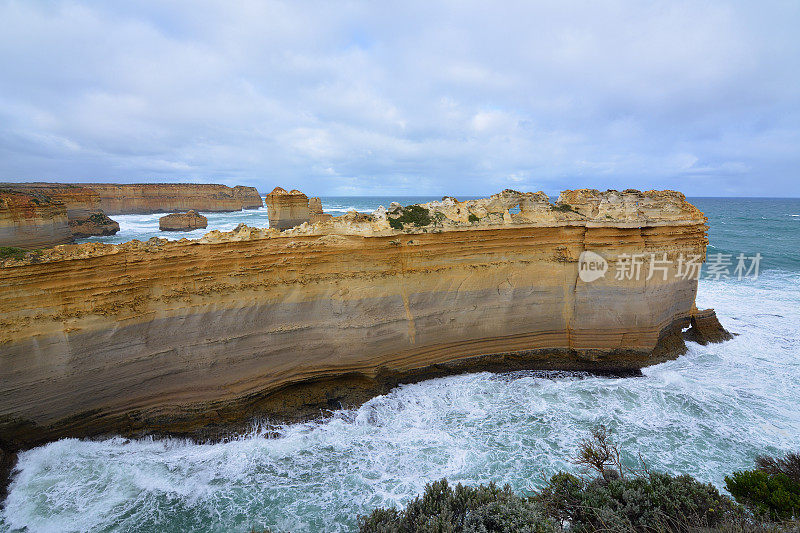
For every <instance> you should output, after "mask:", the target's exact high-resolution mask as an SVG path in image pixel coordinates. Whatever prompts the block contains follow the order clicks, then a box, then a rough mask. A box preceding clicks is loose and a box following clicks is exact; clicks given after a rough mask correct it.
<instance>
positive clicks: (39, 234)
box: [0, 188, 72, 250]
mask: <svg viewBox="0 0 800 533" xmlns="http://www.w3.org/2000/svg"><path fill="white" fill-rule="evenodd" d="M68 242H72V232H71V231H70V228H69V224H68V219H67V209H66V207H65V206H64V204H63V203H61V202H58V201H55V200H52V199H51V198H49V197H47V196H44V195H42V194H37V193H23V192H20V191H15V190H10V189H5V188H0V247H11V248H25V249H30V250H33V249H37V248H47V247H49V246H55V245H57V244H64V243H68Z"/></svg>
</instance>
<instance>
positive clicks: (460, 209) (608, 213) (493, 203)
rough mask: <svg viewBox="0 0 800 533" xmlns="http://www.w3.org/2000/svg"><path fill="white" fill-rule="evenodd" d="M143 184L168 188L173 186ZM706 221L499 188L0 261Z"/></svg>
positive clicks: (647, 203)
mask: <svg viewBox="0 0 800 533" xmlns="http://www.w3.org/2000/svg"><path fill="white" fill-rule="evenodd" d="M109 185H117V184H109ZM144 185H148V186H165V187H167V186H173V185H176V184H144ZM120 186H121V185H120ZM200 186H202V185H200ZM211 187H214V186H213V185H211ZM276 193H277V194H278V195H284V194H286V195H292V194H298V193H299V191H296V192H295V191H292V192H289V193H286V191H285V190H283V189H280V190H277V189H276V190H275V191H273V192H272V193H271V194H276ZM299 194H302V193H299ZM706 221H707V218H706V217H705V215H704V214H703V213H702V212H701V211H700V210H699V209H697V207H695V206H694V205H692V204H691V203H689V202H688V201H687V200H686V197H685V196H684V195H683V194H682V193H680V192H677V191H669V190H666V191H644V192H642V191H638V190H634V189H627V190H624V191H616V190H608V191H598V190H596V189H576V190H567V191H564V192H562V193H561V194H560V195H559V198H558V200H557V201H556V202H555V203H551V202H550V199H549V198H548V196H547V195H546V194H545V193H544V192H541V191H540V192H535V193H532V192H526V193H523V192H519V191H514V190H511V189H506V190H504V191H502V192H500V193H497V194H494V195H492V196H490V197H488V198H481V199H477V200H467V201H463V202H460V201H458V200H457V199H456V198H453V197H444V198H443V199H442V200H440V201H436V202H428V203H425V204H415V205H412V206H401V205H399V204H396V203H393V204H391V205H390V206H389V208H388V209H387V208H384V207H383V206H381V207H379V208H378V209H376V210H375V211H374V212H373V213H370V214H365V213H357V212H355V211H351V212H349V213H347V214H345V215H342V216H339V217H332V218H330V219H328V220H323V221H320V222H316V223H314V224H310V223H307V222H306V223H303V224H300V225H299V226H296V227H294V228H291V229H288V230H285V231H282V232H281V231H278V230H277V229H274V228H252V227H248V226H246V225H244V224H240V225H239V227H237V228H236V229H234V230H231V231H228V232H221V231H217V230H214V231H211V232H209V233H207V234H206V235H205V236H203V237H202V238H200V239H195V240H189V239H181V240H178V241H169V240H166V239H159V238H156V237H154V238H152V239H150V240H149V241H147V242H141V241H138V240H133V241H130V242H127V243H123V244H116V245H114V244H102V243H83V244H76V245H61V246H56V247H54V248H52V249H48V250H44V251H42V252H41V253H38V254H28V255H27V256H25V257H24V258H22V259H13V258H10V259H5V260H2V261H0V266H2V267H15V266H23V265H27V264H38V263H45V262H51V261H64V260H74V259H81V258H87V257H96V256H100V255H109V254H116V253H119V252H123V251H139V250H140V251H143V252H158V251H160V250H167V249H170V250H172V249H173V248H174V247H182V246H198V245H212V244H219V243H226V242H237V241H251V240H259V239H290V240H291V239H295V240H298V239H301V240H306V238H314V237H317V238H318V239H320V240H321V242H323V243H327V244H335V242H336V238H335V237H336V236H355V237H391V236H393V235H404V234H419V233H442V232H451V231H482V230H496V229H503V228H513V227H526V226H528V227H560V226H585V227H612V228H613V227H619V228H632V227H653V226H683V225H697V224H705V222H706Z"/></svg>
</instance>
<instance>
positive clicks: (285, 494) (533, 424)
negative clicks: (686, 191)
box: [0, 272, 800, 531]
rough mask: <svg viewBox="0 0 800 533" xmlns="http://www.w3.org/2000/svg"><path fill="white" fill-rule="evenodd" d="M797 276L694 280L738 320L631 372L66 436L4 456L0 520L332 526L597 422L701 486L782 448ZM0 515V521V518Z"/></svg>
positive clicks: (462, 379) (565, 443) (482, 376)
mask: <svg viewBox="0 0 800 533" xmlns="http://www.w3.org/2000/svg"><path fill="white" fill-rule="evenodd" d="M799 285H800V275H798V274H782V273H776V272H768V273H766V274H764V275H762V277H761V278H760V279H758V280H757V281H739V282H737V281H728V282H703V283H701V292H700V296H699V302H698V303H699V305H700V306H703V305H714V306H715V307H716V308H717V311H718V314H719V316H720V318H721V320H722V322H723V323H724V324H725V325H726V326H728V327H729V329H731V330H732V331H734V332H737V333H739V334H740V335H739V336H737V337H736V338H735V339H733V340H732V341H729V342H727V343H724V344H718V345H710V346H707V347H701V346H698V345H695V344H691V345H690V351H689V353H688V354H687V355H685V356H683V357H681V358H679V359H677V360H675V361H671V362H668V363H664V364H661V365H657V366H653V367H650V368H647V369H645V371H644V377H641V378H602V377H595V376H590V375H586V374H569V373H552V374H542V373H537V372H516V373H510V374H501V375H498V374H491V373H478V374H469V375H463V376H454V377H448V378H442V379H435V380H430V381H425V382H422V383H418V384H413V385H405V386H401V387H399V388H397V389H395V390H393V391H391V392H390V393H389V394H387V395H384V396H380V397H377V398H374V399H373V400H371V401H369V402H367V403H366V404H365V405H363V406H361V407H360V408H358V409H353V410H342V411H339V412H337V413H336V414H335V415H334V416H333V417H332V418H331V419H329V420H326V421H322V422H310V423H304V424H292V425H286V426H282V427H281V428H280V435H279V437H278V438H265V436H264V433H263V431H258V430H254V432H253V433H252V434H251V435H247V436H242V437H240V438H239V439H237V440H235V441H232V442H227V443H222V444H213V445H208V444H207V445H198V444H192V443H189V442H186V441H182V440H175V439H167V440H152V439H144V440H138V441H128V440H125V439H120V438H117V439H110V440H105V441H100V442H87V441H80V440H75V439H67V440H62V441H59V442H55V443H52V444H49V445H47V446H43V447H40V448H36V449H34V450H30V451H28V452H25V453H23V454H21V456H20V460H19V471H18V473H17V474H16V475H15V477H14V479H13V482H12V485H11V487H10V493H9V497H8V499H7V501H6V505H5V508H4V510H3V514H2V516H3V518H2V520H3V522H4V523H5V525H6V526H7V527H10V528H23V527H26V526H27V527H28V528H29V529H30V530H34V531H89V530H103V529H107V530H120V531H150V530H170V529H172V530H186V529H196V528H202V529H204V530H209V531H229V530H249V529H250V528H251V527H255V528H262V527H271V528H273V529H274V530H323V529H324V530H337V529H339V530H347V529H349V528H351V527H352V524H353V518H354V517H355V515H356V514H358V513H366V512H368V511H369V509H371V508H374V507H375V506H377V505H387V504H396V505H402V504H404V503H405V502H407V501H408V500H409V499H410V498H411V497H413V496H414V495H416V494H418V493H419V492H420V491H422V490H423V488H424V485H425V483H427V482H429V481H432V480H436V479H440V478H442V477H446V478H448V479H449V480H451V481H461V482H465V483H480V482H487V481H490V480H494V481H497V482H500V483H505V482H508V483H511V485H512V486H513V487H514V488H515V489H517V490H525V489H528V488H531V487H533V486H535V485H537V484H538V483H540V480H541V477H540V476H541V474H543V473H544V474H546V475H547V474H551V473H553V472H555V471H557V470H558V469H563V468H573V467H572V465H571V464H570V462H569V458H570V456H571V454H572V453H573V452H574V449H575V446H576V444H577V442H578V440H579V439H581V438H583V437H584V436H585V435H586V433H587V431H588V430H589V429H590V428H591V427H593V426H595V425H597V424H601V423H603V424H606V425H608V426H609V427H610V428H611V429H612V431H613V432H614V434H615V436H616V438H617V439H618V441H620V443H621V444H622V445H623V447H624V448H625V449H626V450H627V452H628V454H629V455H628V459H630V460H634V458H635V456H636V454H637V453H641V454H642V456H643V457H644V458H645V460H646V461H647V463H648V466H649V467H650V468H654V469H660V470H668V471H672V472H685V473H689V474H692V475H695V476H697V477H698V478H699V479H701V480H704V481H710V482H713V483H715V484H717V485H718V486H722V484H723V476H724V475H725V474H727V473H730V472H731V471H733V470H735V469H738V468H746V467H748V466H750V465H751V463H752V461H753V458H754V457H755V456H756V454H758V453H764V452H767V453H778V452H782V451H788V450H797V449H800V412H798V409H797V400H798V398H797V389H796V384H797V382H798V379H800V341H799V340H798V338H797V334H796V331H797V330H798V328H800V316H798V313H797V309H798V308H800V290H798V286H799ZM0 525H1V524H0Z"/></svg>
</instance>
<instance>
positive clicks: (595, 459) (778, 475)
mask: <svg viewBox="0 0 800 533" xmlns="http://www.w3.org/2000/svg"><path fill="white" fill-rule="evenodd" d="M620 455H621V454H620V452H619V449H618V448H617V446H615V445H614V443H613V442H612V440H611V437H610V435H609V433H608V431H607V430H606V429H605V428H602V427H601V428H598V429H596V430H594V431H593V432H592V436H591V438H590V439H586V440H584V441H582V442H581V444H580V445H579V452H578V455H577V456H576V457H575V460H574V462H575V463H576V464H579V465H582V466H584V467H586V468H588V469H590V470H593V471H594V472H595V475H594V477H591V478H581V477H578V476H575V475H572V474H568V473H564V472H560V473H558V474H556V475H554V476H553V477H551V478H550V480H549V481H548V482H547V484H546V485H545V486H544V487H543V488H542V490H540V491H539V492H537V493H535V494H533V495H532V496H529V497H525V496H520V495H517V494H515V493H513V492H512V491H511V489H510V487H508V486H505V487H504V488H502V489H500V488H498V487H497V486H496V485H494V484H489V485H488V486H484V485H480V486H478V487H464V486H462V485H460V484H459V485H456V486H455V487H454V488H453V487H451V486H450V485H448V483H447V481H446V480H441V481H437V482H435V483H431V484H429V485H428V486H427V487H426V488H425V492H424V493H423V494H422V496H418V497H417V498H416V499H414V500H413V501H412V502H411V503H409V504H408V505H407V506H406V507H405V508H404V509H402V510H400V511H398V510H396V509H392V508H388V509H376V510H375V511H373V513H372V514H371V515H369V516H366V517H360V518H359V528H360V530H361V531H362V532H363V533H368V532H369V533H371V532H376V533H377V532H387V533H388V532H413V531H424V532H428V531H429V532H442V533H444V532H453V533H456V532H487V533H488V532H495V531H496V532H506V531H509V532H510V531H525V532H552V531H573V532H581V533H582V532H590V531H607V532H724V533H744V532H765V533H766V532H789V531H792V532H794V531H800V523H798V522H788V521H786V522H776V521H775V520H789V519H791V518H792V517H795V518H796V517H797V516H798V515H797V510H798V507H800V485H798V483H797V482H796V481H795V479H794V478H793V477H792V476H793V475H796V474H797V473H798V472H800V469H798V466H800V460H798V456H797V455H788V456H786V457H785V458H784V459H770V458H759V459H758V462H757V469H756V470H753V471H747V472H736V473H734V474H733V476H731V477H728V478H726V482H727V486H728V490H729V491H730V492H731V494H733V495H734V497H735V498H736V500H737V501H738V502H740V503H744V504H746V505H747V506H748V507H749V508H750V509H752V510H753V511H755V512H754V513H753V514H749V513H747V512H746V511H745V509H744V508H743V507H742V506H740V505H737V504H736V503H735V502H734V501H733V500H731V499H730V498H729V497H727V496H725V495H722V494H720V493H719V491H718V490H717V489H716V488H715V487H714V486H713V485H711V484H706V483H700V482H699V481H697V480H696V479H694V478H692V477H691V476H672V475H669V474H663V473H653V472H649V471H648V470H647V469H646V467H644V465H643V469H642V471H632V470H630V469H627V468H625V467H624V466H623V464H622V461H621V459H620Z"/></svg>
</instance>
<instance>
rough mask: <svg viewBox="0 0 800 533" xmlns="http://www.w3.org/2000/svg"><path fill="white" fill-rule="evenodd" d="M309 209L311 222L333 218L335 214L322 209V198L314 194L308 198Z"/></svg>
mask: <svg viewBox="0 0 800 533" xmlns="http://www.w3.org/2000/svg"><path fill="white" fill-rule="evenodd" d="M308 209H309V211H310V212H311V216H310V218H309V223H311V224H316V223H317V222H324V221H326V220H330V219H331V218H333V215H331V214H329V213H325V212H323V211H322V200H320V199H319V198H318V197H316V196H313V197H311V198H309V199H308Z"/></svg>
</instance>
